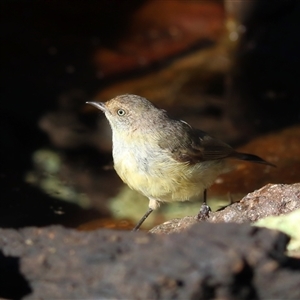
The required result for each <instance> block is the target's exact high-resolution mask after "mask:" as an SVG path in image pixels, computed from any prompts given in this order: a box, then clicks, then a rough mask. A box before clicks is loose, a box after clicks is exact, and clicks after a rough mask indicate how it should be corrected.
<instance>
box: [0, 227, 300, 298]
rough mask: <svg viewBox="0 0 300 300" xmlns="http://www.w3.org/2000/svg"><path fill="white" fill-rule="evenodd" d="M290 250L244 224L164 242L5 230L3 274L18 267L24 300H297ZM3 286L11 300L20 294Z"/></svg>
mask: <svg viewBox="0 0 300 300" xmlns="http://www.w3.org/2000/svg"><path fill="white" fill-rule="evenodd" d="M287 242H288V237H287V236H286V235H285V234H283V233H280V232H277V231H271V230H268V229H262V228H253V227H250V226H249V225H246V224H240V225H238V226H237V225H236V224H209V223H201V224H197V225H196V226H193V227H192V228H190V229H188V230H187V231H186V232H185V233H184V234H183V233H182V234H172V235H167V236H164V235H149V234H146V233H143V232H138V233H131V232H124V231H123V232H120V231H111V230H99V231H93V232H78V231H76V230H71V229H66V228H63V227H59V226H53V227H48V228H24V229H21V230H18V231H17V230H10V229H1V230H0V249H1V251H2V253H3V256H2V257H1V266H7V264H5V262H6V261H7V260H9V259H11V258H12V257H14V258H16V259H18V260H19V265H20V269H19V273H18V274H16V275H19V276H23V278H24V281H27V282H28V285H29V286H28V288H29V287H30V288H31V289H32V292H31V293H28V289H27V292H26V293H27V294H26V293H25V290H26V289H23V290H24V296H25V297H24V299H50V298H51V299H58V298H60V299H62V298H64V299H88V298H89V299H92V298H98V299H99V298H101V299H103V298H105V299H111V298H114V299H220V298H222V299H274V298H277V299H299V297H300V290H299V289H298V286H299V282H300V261H299V260H296V259H293V260H292V259H290V258H288V257H286V256H285V254H284V251H285V247H286V244H287ZM7 268H8V267H7ZM6 271H7V270H5V268H4V269H3V268H2V272H3V273H4V274H5V273H6ZM4 278H5V277H4ZM1 284H2V287H1V289H0V291H1V292H0V293H2V294H3V293H4V292H5V296H6V297H8V298H9V297H10V295H12V294H13V293H14V291H15V290H17V289H18V286H14V288H13V289H12V290H9V291H7V290H5V287H7V285H6V282H5V281H2V282H1ZM10 292H11V294H10ZM2 294H0V296H3V295H2ZM25 294H26V295H25Z"/></svg>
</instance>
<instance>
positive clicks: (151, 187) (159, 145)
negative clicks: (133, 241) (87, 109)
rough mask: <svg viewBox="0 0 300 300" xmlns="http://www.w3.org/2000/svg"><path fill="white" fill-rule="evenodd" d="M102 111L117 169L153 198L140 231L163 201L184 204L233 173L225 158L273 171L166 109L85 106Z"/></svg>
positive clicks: (133, 99)
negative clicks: (106, 120)
mask: <svg viewBox="0 0 300 300" xmlns="http://www.w3.org/2000/svg"><path fill="white" fill-rule="evenodd" d="M86 103H87V104H91V105H93V106H95V107H96V108H98V109H100V110H101V111H103V112H104V114H105V116H106V118H107V119H108V121H109V123H110V126H111V129H112V141H113V150H112V153H113V160H114V168H115V170H116V172H117V173H118V175H119V176H120V177H121V179H122V180H123V181H124V182H125V183H126V184H127V185H128V186H129V187H130V188H131V189H133V190H136V191H138V192H140V193H141V194H143V195H145V196H146V197H148V199H149V208H148V210H147V212H146V213H145V215H144V216H143V217H142V218H141V220H140V221H139V222H138V223H137V225H136V226H135V227H134V229H133V231H137V230H138V229H139V228H140V226H141V225H142V223H143V222H144V221H145V220H146V218H147V217H148V216H149V215H150V214H151V212H152V211H153V210H155V209H156V208H158V207H159V206H160V204H161V203H162V202H173V201H186V200H189V199H190V198H192V197H193V196H196V195H199V194H200V193H203V192H204V196H205V199H204V202H205V201H206V189H207V188H208V187H209V186H210V185H211V184H212V183H213V182H214V180H215V179H216V178H217V177H218V176H219V175H220V174H222V173H225V172H228V171H229V170H230V168H229V165H228V164H227V158H236V159H240V160H247V161H251V162H255V163H260V164H265V165H270V166H274V165H273V164H271V163H269V162H267V161H265V160H263V159H262V158H260V157H258V156H256V155H253V154H247V153H239V152H236V151H235V150H234V149H233V148H232V147H230V146H229V145H227V144H226V143H224V142H222V141H220V140H218V139H215V138H213V137H211V136H209V135H208V134H207V133H205V132H204V131H201V130H199V129H195V128H193V127H192V126H190V125H189V124H188V123H186V122H184V121H182V120H175V119H171V118H170V117H169V116H168V115H167V113H166V111H165V110H163V109H159V108H157V107H155V106H154V105H153V104H152V103H151V102H149V101H148V100H147V99H145V98H143V97H140V96H137V95H130V94H126V95H121V96H117V97H115V98H113V99H111V100H109V101H107V102H105V103H103V102H86Z"/></svg>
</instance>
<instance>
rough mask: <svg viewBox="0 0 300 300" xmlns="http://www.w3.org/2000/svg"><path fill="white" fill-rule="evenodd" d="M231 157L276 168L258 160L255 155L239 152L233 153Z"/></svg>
mask: <svg viewBox="0 0 300 300" xmlns="http://www.w3.org/2000/svg"><path fill="white" fill-rule="evenodd" d="M232 157H234V158H237V159H240V160H247V161H251V162H254V163H258V164H263V165H268V166H272V167H276V165H274V164H272V163H269V162H268V161H266V160H264V159H262V158H260V157H259V156H257V155H254V154H248V153H241V152H234V153H233V155H232Z"/></svg>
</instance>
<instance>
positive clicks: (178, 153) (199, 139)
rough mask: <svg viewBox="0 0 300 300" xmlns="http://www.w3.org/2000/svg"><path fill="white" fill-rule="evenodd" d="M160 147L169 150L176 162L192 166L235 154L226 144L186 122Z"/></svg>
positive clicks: (164, 140) (162, 141)
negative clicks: (187, 163)
mask: <svg viewBox="0 0 300 300" xmlns="http://www.w3.org/2000/svg"><path fill="white" fill-rule="evenodd" d="M160 147H161V148H168V149H169V150H170V152H171V155H172V157H173V158H174V159H175V160H177V161H180V162H189V163H191V164H193V163H198V162H201V161H208V160H218V159H222V158H226V157H228V156H230V155H231V154H233V153H234V150H233V149H232V148H231V147H230V146H229V145H227V144H226V143H224V142H222V141H219V140H217V139H215V138H213V137H211V136H209V135H208V134H207V133H205V132H204V131H201V130H198V129H194V128H192V127H191V126H189V125H188V124H187V123H185V122H182V123H181V124H179V125H178V124H177V130H176V131H175V132H173V133H172V136H170V137H167V138H164V139H162V140H161V142H160Z"/></svg>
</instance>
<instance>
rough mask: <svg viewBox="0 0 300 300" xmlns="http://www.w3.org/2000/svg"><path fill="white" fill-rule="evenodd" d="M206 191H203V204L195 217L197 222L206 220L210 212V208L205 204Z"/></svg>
mask: <svg viewBox="0 0 300 300" xmlns="http://www.w3.org/2000/svg"><path fill="white" fill-rule="evenodd" d="M206 197H207V190H206V189H205V190H204V191H203V202H202V205H201V207H200V211H199V213H198V215H197V219H198V220H201V221H203V220H206V219H207V218H208V217H209V212H210V211H211V209H210V207H209V206H208V205H207V204H206Z"/></svg>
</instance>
